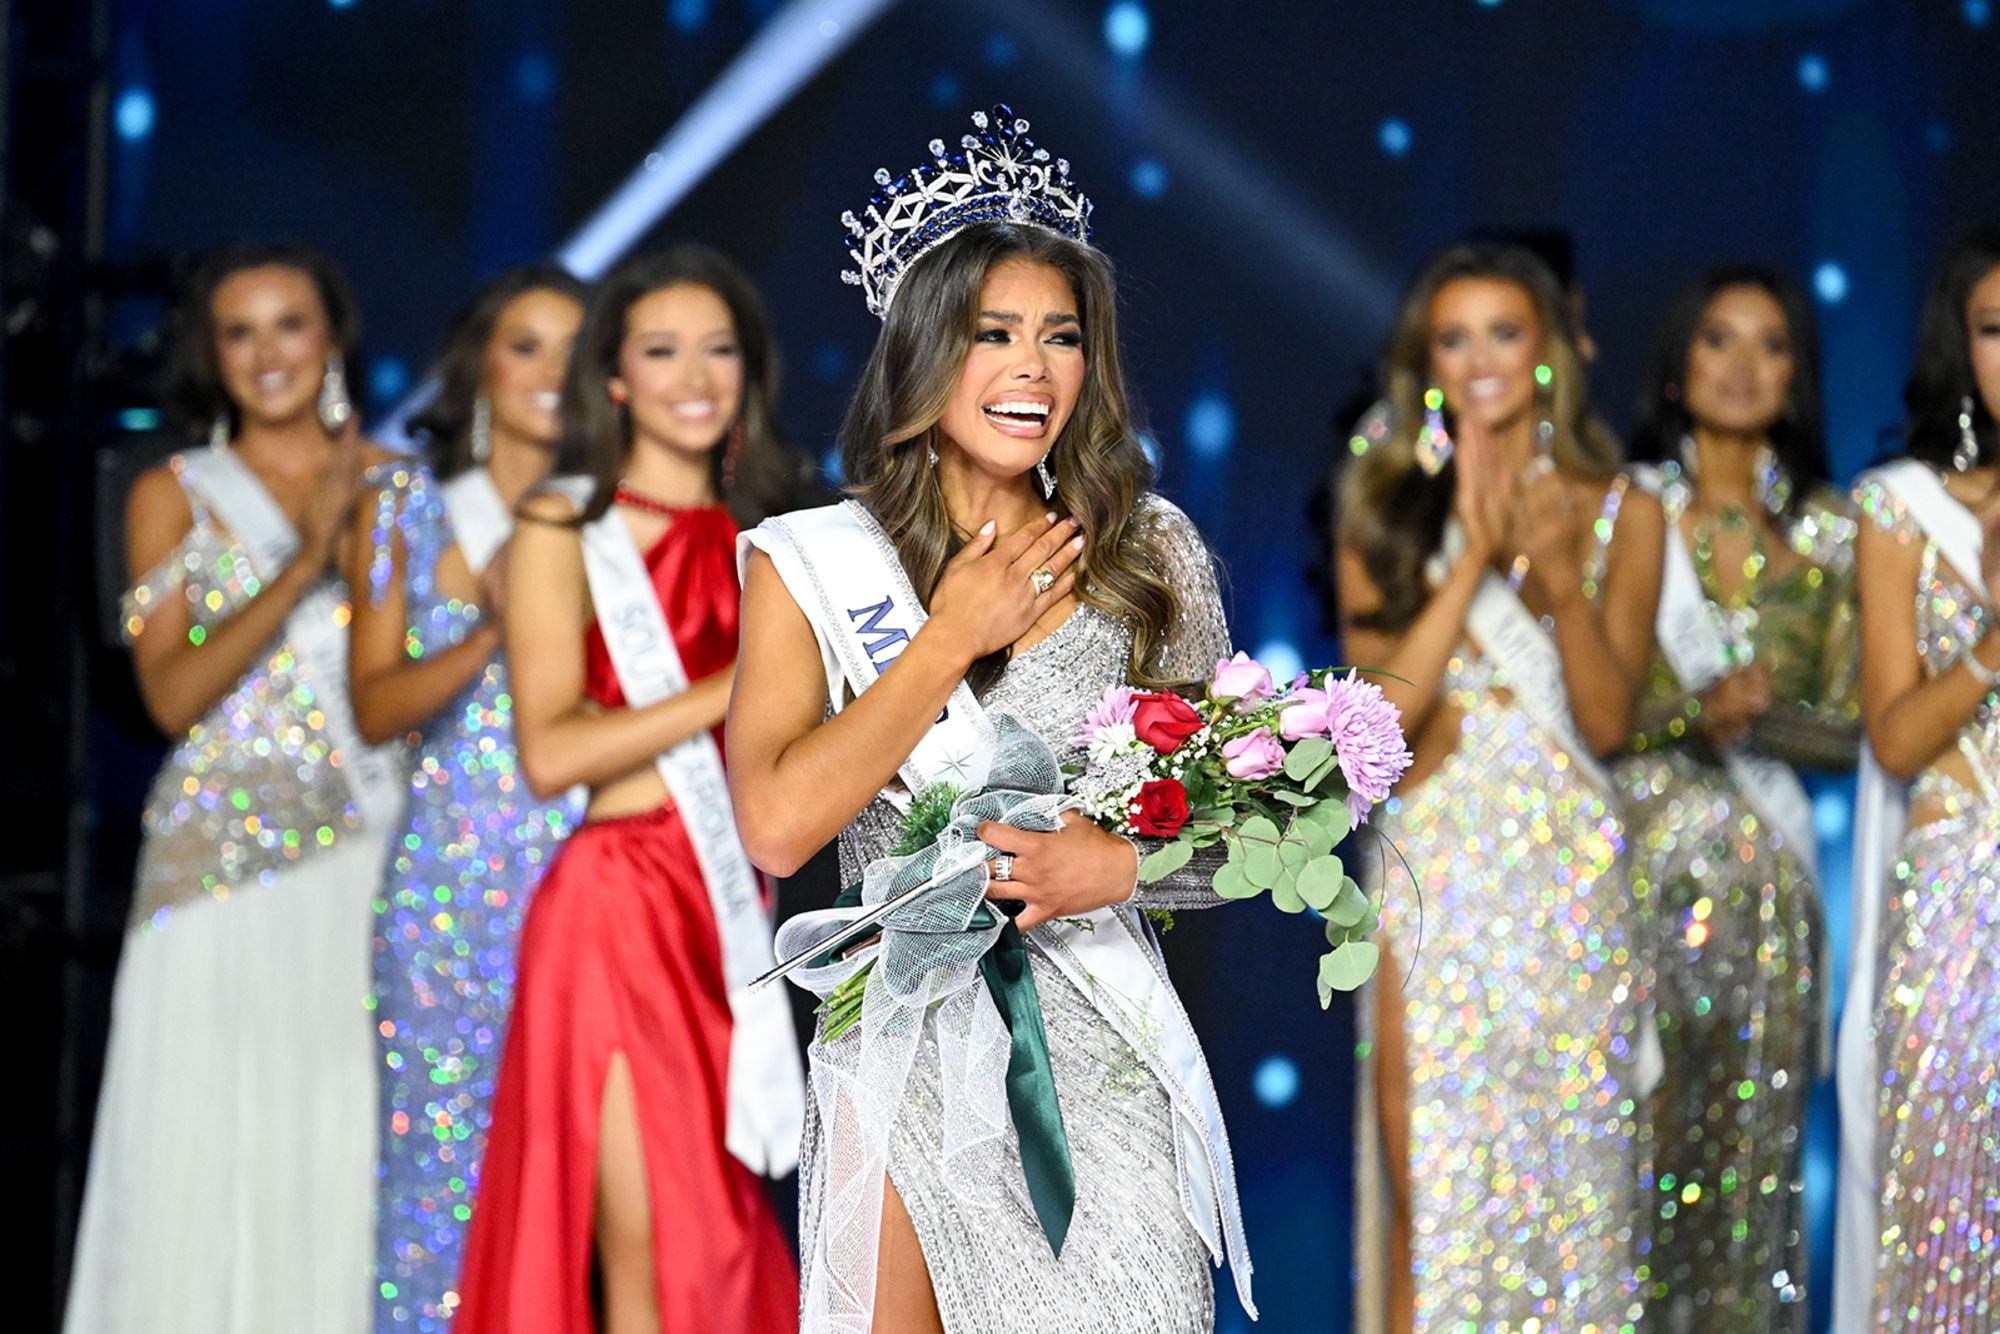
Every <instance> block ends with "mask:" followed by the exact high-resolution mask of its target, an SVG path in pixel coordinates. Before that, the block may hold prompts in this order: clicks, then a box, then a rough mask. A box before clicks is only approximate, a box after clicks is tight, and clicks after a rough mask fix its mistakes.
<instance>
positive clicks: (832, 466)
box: [819, 445, 847, 486]
mask: <svg viewBox="0 0 2000 1334" xmlns="http://www.w3.org/2000/svg"><path fill="white" fill-rule="evenodd" d="M819 472H820V476H822V477H824V478H826V480H827V484H828V485H829V486H840V485H841V484H842V483H844V482H846V480H847V469H845V468H843V467H841V466H840V446H838V445H835V446H834V447H833V448H832V449H829V450H827V451H826V453H824V454H822V455H820V456H819Z"/></svg>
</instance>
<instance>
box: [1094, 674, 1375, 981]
mask: <svg viewBox="0 0 2000 1334" xmlns="http://www.w3.org/2000/svg"><path fill="white" fill-rule="evenodd" d="M1076 741H1077V744H1078V745H1080V746H1082V747H1083V748H1084V752H1085V756H1086V762H1085V765H1084V767H1083V768H1082V770H1081V771H1079V772H1075V773H1073V774H1072V777H1071V783H1070V793H1071V795H1072V796H1074V797H1075V798H1076V799H1077V800H1078V802H1079V803H1080V808H1081V810H1082V812H1083V814H1085V815H1086V816H1088V817H1089V818H1090V819H1092V820H1094V821H1095V822H1097V823H1098V824H1099V825H1101V826H1102V827H1104V828H1105V829H1108V830H1110V831H1111V832H1113V833H1115V834H1125V835H1137V836H1141V837H1146V838H1160V839H1166V840H1168V842H1166V843H1165V844H1163V845H1162V846H1160V847H1159V848H1158V849H1157V850H1155V851H1154V852H1153V853H1152V854H1151V855H1149V856H1147V857H1146V859H1145V860H1144V861H1143V862H1141V863H1140V866H1139V879H1140V882H1141V883H1146V884H1150V883H1152V882H1153V881H1156V880H1160V879H1162V878H1164V877H1165V876H1168V875H1170V874H1172V873H1173V872H1175V871H1178V870H1180V869H1181V868H1182V867H1184V866H1186V865H1187V864H1188V862H1189V860H1190V859H1191V858H1192V857H1193V856H1194V854H1195V851H1196V850H1197V849H1200V848H1209V847H1213V846H1215V845H1216V844H1218V843H1219V844H1222V845H1223V846H1224V847H1225V848H1226V849H1227V852H1228V857H1227V860H1226V861H1224V862H1223V864H1222V865H1221V866H1220V867H1218V868H1217V870H1216V871H1215V874H1214V878H1213V884H1214V886H1215V892H1216V893H1217V894H1219V895H1221V896H1222V897H1223V898H1227V899H1247V898H1254V897H1256V896H1257V895H1259V894H1262V893H1265V892H1267V891H1268V892H1269V893H1270V895H1271V902H1272V903H1274V904H1275V905H1277V907H1278V908H1279V909H1280V910H1281V911H1284V912H1289V913H1302V912H1304V911H1305V910H1306V909H1308V908H1310V909H1312V910H1313V912H1314V913H1316V914H1317V915H1318V916H1319V917H1320V918H1322V919H1323V920H1324V921H1325V923H1326V939H1327V944H1328V945H1329V946H1330V948H1329V950H1328V951H1327V953H1326V954H1325V955H1323V956H1321V958H1320V961H1319V996H1320V1005H1321V1006H1322V1007H1324V1006H1326V1005H1328V1004H1330V1003H1331V1001H1332V999H1333V993H1334V992H1336V991H1352V990H1354V989H1355V988H1356V987H1358V986H1360V985H1361V984H1362V983H1363V982H1366V981H1367V980H1368V979H1369V977H1371V976H1372V975H1373V974H1374V972H1375V965H1376V961H1377V959H1378V958H1379V957H1380V954H1381V950H1380V949H1379V947H1377V946H1376V945H1375V944H1374V942H1372V941H1371V940H1369V939H1368V937H1369V935H1370V934H1371V933H1372V932H1373V931H1374V930H1375V928H1376V925H1377V922H1378V914H1377V911H1376V907H1375V905H1374V904H1373V903H1371V902H1370V901H1369V899H1368V896H1367V895H1365V894H1363V893H1362V892H1361V887H1360V886H1359V885H1357V884H1356V883H1355V882H1354V879H1353V877H1352V876H1350V875H1348V874H1347V870H1346V867H1345V866H1343V865H1342V863H1341V860H1340V858H1339V857H1337V856H1335V855H1334V852H1333V849H1334V847H1335V846H1336V845H1337V844H1338V843H1339V842H1340V841H1341V840H1342V839H1344V838H1346V837H1347V835H1348V834H1349V832H1351V831H1352V830H1353V829H1354V828H1355V827H1356V826H1357V825H1359V824H1360V823H1361V822H1362V821H1363V820H1364V819H1366V817H1367V815H1368V812H1369V810H1370V809H1371V808H1372V807H1374V805H1375V804H1376V803H1377V802H1380V801H1381V800H1382V799H1383V798H1385V797H1387V796H1388V795H1389V789H1390V788H1392V787H1394V786H1395V783H1396V780H1397V779H1398V778H1400V777H1402V775H1403V771H1404V770H1405V769H1407V768H1408V767H1409V765H1410V751H1409V748H1408V746H1407V745H1406V744H1405V743H1404V739H1403V729H1402V720H1401V715H1400V714H1399V713H1398V711H1397V709H1396V707H1395V705H1393V704H1391V703H1389V701H1388V700H1386V699H1384V698H1383V696H1382V691H1381V689H1380V688H1379V687H1378V686H1376V685H1375V684H1374V683H1373V682H1370V681H1366V680H1363V679H1362V678H1361V675H1360V673H1359V672H1357V671H1352V670H1350V671H1348V672H1346V674H1344V675H1343V674H1342V673H1341V671H1340V669H1338V668H1322V669H1319V670H1317V671H1310V672H1301V673H1299V675H1298V676H1297V677H1296V678H1295V679H1294V680H1293V681H1292V682H1291V684H1290V685H1288V686H1286V687H1284V688H1283V689H1282V690H1280V689H1278V688H1277V687H1276V686H1275V685H1274V684H1273V682H1272V679H1271V673H1270V670H1269V669H1268V668H1266V667H1265V666H1264V665H1263V664H1262V663H1259V662H1257V661H1256V660H1255V659H1253V658H1251V657H1250V656H1249V655H1248V654H1245V653H1238V654H1237V655H1236V656H1235V657H1233V658H1230V659H1228V660H1226V661H1223V662H1218V663H1217V664H1216V668H1215V677H1214V679H1213V680H1211V681H1210V682H1209V683H1208V690H1207V694H1206V696H1205V698H1203V699H1202V700H1200V701H1199V702H1191V701H1189V700H1187V699H1184V698H1182V697H1181V696H1180V695H1177V694H1171V693H1164V692H1162V693H1149V692H1144V691H1135V690H1133V689H1131V688H1130V687H1128V686H1113V687H1112V688H1111V689H1109V690H1107V691H1105V693H1104V698H1103V699H1102V700H1100V701H1099V702H1098V704H1097V707H1096V708H1094V709H1092V710H1091V712H1090V715H1089V717H1088V718H1087V719H1086V720H1085V722H1084V728H1083V733H1082V735H1081V736H1079V737H1077V738H1076Z"/></svg>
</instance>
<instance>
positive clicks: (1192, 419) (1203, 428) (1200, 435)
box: [1187, 393, 1236, 459]
mask: <svg viewBox="0 0 2000 1334" xmlns="http://www.w3.org/2000/svg"><path fill="white" fill-rule="evenodd" d="M1187 440H1188V447H1189V448H1190V449H1192V450H1194V452H1195V453H1197V454H1199V455H1201V456H1202V457H1203V458H1209V459H1212V458H1217V457H1219V456H1221V455H1223V454H1227V453H1228V452H1229V447H1230V446H1231V445H1233V444H1235V443H1236V410H1235V409H1234V408H1232V407H1230V406H1229V400H1228V399H1226V398H1224V397H1223V396H1222V395H1221V394H1217V393H1207V394H1202V395H1200V396H1199V397H1197V398H1196V399H1195V401H1194V402H1192V403H1190V404H1188V412H1187Z"/></svg>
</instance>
